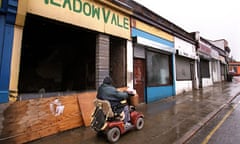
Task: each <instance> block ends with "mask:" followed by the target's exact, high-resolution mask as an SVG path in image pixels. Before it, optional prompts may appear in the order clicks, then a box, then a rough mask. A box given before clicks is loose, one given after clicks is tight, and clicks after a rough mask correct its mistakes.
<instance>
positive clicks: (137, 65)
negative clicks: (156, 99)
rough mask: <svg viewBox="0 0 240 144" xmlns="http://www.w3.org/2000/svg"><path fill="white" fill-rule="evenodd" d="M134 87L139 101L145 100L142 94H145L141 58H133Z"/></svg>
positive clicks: (143, 63)
mask: <svg viewBox="0 0 240 144" xmlns="http://www.w3.org/2000/svg"><path fill="white" fill-rule="evenodd" d="M133 73H134V76H133V77H134V78H133V79H134V89H136V91H137V93H138V96H139V102H140V103H143V102H145V99H144V95H145V79H146V78H145V61H144V60H142V59H134V69H133Z"/></svg>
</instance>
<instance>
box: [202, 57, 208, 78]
mask: <svg viewBox="0 0 240 144" xmlns="http://www.w3.org/2000/svg"><path fill="white" fill-rule="evenodd" d="M200 74H201V77H202V78H210V72H209V61H207V60H203V59H201V61H200Z"/></svg>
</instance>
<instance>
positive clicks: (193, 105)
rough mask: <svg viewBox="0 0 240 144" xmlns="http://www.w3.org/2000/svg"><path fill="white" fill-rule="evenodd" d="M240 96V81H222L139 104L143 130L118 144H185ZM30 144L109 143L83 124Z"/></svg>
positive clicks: (127, 135) (125, 136)
mask: <svg viewBox="0 0 240 144" xmlns="http://www.w3.org/2000/svg"><path fill="white" fill-rule="evenodd" d="M238 95H240V82H239V81H233V82H222V83H217V84H214V85H213V86H209V87H206V88H203V89H200V90H193V91H190V92H185V93H183V94H180V95H177V96H173V97H169V98H166V99H162V100H160V101H157V102H153V103H150V104H140V105H139V106H138V107H137V110H138V111H141V112H143V113H144V115H145V118H144V120H145V125H144V128H143V129H142V130H140V131H136V130H133V131H130V132H128V133H126V134H124V135H122V136H121V137H120V139H119V141H118V142H117V144H126V143H135V144H145V143H148V144H157V143H158V144H182V143H184V142H186V140H188V139H189V138H190V137H191V136H192V135H194V134H195V133H196V132H197V131H198V130H199V129H200V128H201V127H202V126H203V125H204V124H205V123H206V122H207V121H209V120H210V119H211V118H212V117H213V116H214V115H216V113H218V112H219V111H221V109H223V107H224V106H225V105H226V104H228V103H230V102H231V101H232V100H233V99H234V98H235V97H236V96H238ZM29 143H30V144H53V143H58V144H66V143H67V144H106V143H108V142H107V140H106V139H105V138H104V137H99V136H97V135H96V132H95V131H93V130H92V129H91V128H90V127H80V128H76V129H72V130H68V131H65V132H61V133H58V134H56V135H52V136H48V137H45V138H42V139H39V140H36V141H33V142H29Z"/></svg>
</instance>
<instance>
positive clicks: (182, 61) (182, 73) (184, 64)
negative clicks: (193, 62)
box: [176, 56, 191, 80]
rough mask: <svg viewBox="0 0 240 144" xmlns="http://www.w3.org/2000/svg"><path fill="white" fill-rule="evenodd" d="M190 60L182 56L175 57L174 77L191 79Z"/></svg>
mask: <svg viewBox="0 0 240 144" xmlns="http://www.w3.org/2000/svg"><path fill="white" fill-rule="evenodd" d="M190 68H191V67H190V60H189V59H187V58H183V57H179V56H177V57H176V78H177V80H191V69H190Z"/></svg>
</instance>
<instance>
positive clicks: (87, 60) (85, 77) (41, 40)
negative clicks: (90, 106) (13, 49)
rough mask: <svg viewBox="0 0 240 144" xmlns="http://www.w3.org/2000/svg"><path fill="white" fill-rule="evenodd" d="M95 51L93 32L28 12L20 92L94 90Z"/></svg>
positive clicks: (19, 84) (22, 55)
mask: <svg viewBox="0 0 240 144" xmlns="http://www.w3.org/2000/svg"><path fill="white" fill-rule="evenodd" d="M95 53H96V34H95V33H94V32H92V31H88V30H86V29H81V28H78V27H75V26H73V25H70V24H64V23H61V22H57V21H53V20H49V19H46V18H42V17H39V16H35V15H30V14H28V15H27V17H26V22H25V26H24V31H23V42H22V52H21V65H20V75H19V83H18V89H19V93H36V92H39V91H44V92H57V91H63V92H64V91H84V90H89V89H95V73H96V72H95V55H96V54H95Z"/></svg>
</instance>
